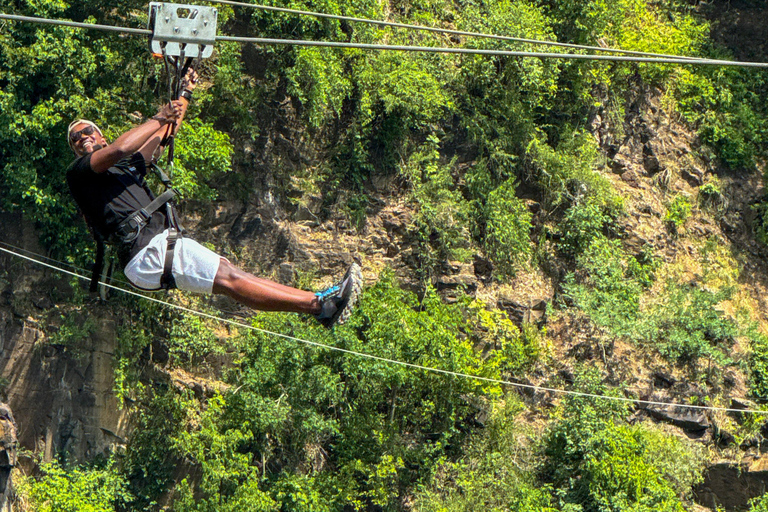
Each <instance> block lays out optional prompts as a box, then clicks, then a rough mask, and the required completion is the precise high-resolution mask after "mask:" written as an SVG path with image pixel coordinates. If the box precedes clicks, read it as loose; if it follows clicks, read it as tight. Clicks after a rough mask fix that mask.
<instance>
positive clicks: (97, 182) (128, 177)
mask: <svg viewBox="0 0 768 512" xmlns="http://www.w3.org/2000/svg"><path fill="white" fill-rule="evenodd" d="M146 175H147V165H146V163H145V162H144V157H143V156H142V154H141V153H134V154H133V155H131V156H129V157H126V158H124V159H122V160H120V161H119V162H118V163H116V164H115V165H114V166H112V167H110V168H109V169H108V170H107V171H105V172H102V173H97V172H94V171H93V169H91V154H90V153H89V154H87V155H85V156H81V157H80V158H78V159H77V160H75V161H74V162H72V164H71V165H70V166H69V169H67V183H68V184H69V190H70V191H71V192H72V196H73V197H74V198H75V201H76V202H77V205H78V206H79V207H80V210H81V211H82V212H83V214H84V215H85V219H86V221H87V222H88V224H89V225H90V226H91V228H92V229H94V230H96V231H98V232H99V233H101V235H102V236H103V237H104V238H105V239H109V237H110V236H111V235H112V234H114V232H115V229H116V228H117V226H118V224H120V223H121V222H122V221H123V220H125V219H126V218H127V217H128V216H129V215H131V214H132V213H134V212H135V211H137V210H139V209H141V208H143V207H145V206H147V205H148V204H149V203H150V202H152V199H154V194H152V191H151V190H149V188H148V187H147V185H146V182H145V179H144V178H145V176H146ZM163 210H164V209H163V208H160V209H159V210H157V211H156V212H155V213H153V214H152V218H151V219H150V221H149V223H147V225H146V226H145V227H144V229H142V230H141V233H140V234H139V236H138V238H136V240H134V241H133V242H132V243H131V244H130V245H129V246H127V247H121V250H120V259H121V260H122V263H123V264H126V263H127V262H128V261H129V260H130V259H131V258H133V257H134V256H135V255H136V253H138V252H139V251H140V250H141V249H142V248H143V247H144V246H146V245H147V244H148V243H149V241H150V240H151V239H152V237H153V236H155V235H156V234H158V233H160V232H162V231H163V229H165V228H166V226H167V220H166V215H165V212H164V211H163Z"/></svg>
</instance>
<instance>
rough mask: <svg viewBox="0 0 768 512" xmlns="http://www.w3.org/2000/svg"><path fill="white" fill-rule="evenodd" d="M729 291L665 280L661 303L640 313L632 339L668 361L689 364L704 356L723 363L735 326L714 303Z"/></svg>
mask: <svg viewBox="0 0 768 512" xmlns="http://www.w3.org/2000/svg"><path fill="white" fill-rule="evenodd" d="M731 293H732V290H731V289H729V288H723V289H721V290H719V291H717V292H711V291H708V290H704V289H701V288H698V287H691V286H689V285H685V284H679V283H674V282H669V283H667V285H666V288H665V290H664V294H663V297H664V300H663V302H661V303H658V304H655V305H653V306H652V307H650V308H648V310H646V311H644V312H643V315H642V322H640V323H639V324H638V331H637V333H636V339H637V340H638V341H640V342H643V343H648V344H650V345H651V346H653V347H654V348H656V350H658V351H659V353H661V355H663V356H664V357H666V358H668V359H670V360H672V361H677V362H688V363H693V362H696V361H697V360H698V359H699V358H701V357H708V358H711V359H713V360H714V361H716V362H718V363H720V364H727V363H729V362H730V361H731V359H730V357H729V355H728V354H729V353H730V348H731V346H732V345H733V343H734V342H735V338H736V336H737V334H738V326H737V325H736V322H735V321H734V320H732V319H730V318H727V317H725V316H724V315H723V313H722V312H720V311H718V310H717V309H716V306H717V305H718V304H719V303H721V302H723V301H724V300H727V299H728V298H730V296H731Z"/></svg>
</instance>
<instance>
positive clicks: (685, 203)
mask: <svg viewBox="0 0 768 512" xmlns="http://www.w3.org/2000/svg"><path fill="white" fill-rule="evenodd" d="M690 216H691V202H690V200H689V199H688V198H687V197H685V196H683V195H678V196H675V198H674V199H673V200H672V202H670V203H669V204H667V213H666V215H664V221H665V222H667V224H668V225H669V227H670V229H671V231H672V232H673V233H677V232H678V231H679V230H680V228H681V227H683V224H685V221H686V220H688V218H689V217H690Z"/></svg>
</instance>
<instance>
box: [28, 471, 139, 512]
mask: <svg viewBox="0 0 768 512" xmlns="http://www.w3.org/2000/svg"><path fill="white" fill-rule="evenodd" d="M40 471H41V473H42V474H41V476H40V477H38V478H34V477H22V478H21V480H20V481H17V482H16V488H17V492H18V493H19V494H20V495H21V496H25V497H26V498H27V500H28V502H29V506H30V509H31V510H35V511H37V512H114V511H115V510H122V507H123V506H125V505H126V504H127V503H128V502H130V501H131V498H132V497H131V495H130V493H129V492H128V490H127V487H128V486H127V482H126V481H125V479H124V478H123V477H122V476H121V475H120V474H119V473H118V471H117V467H116V464H115V463H114V461H113V460H110V461H109V462H108V463H107V464H106V465H105V466H103V467H99V466H92V467H85V466H82V467H73V468H69V469H66V468H64V467H62V466H61V465H59V464H58V463H56V462H47V463H43V464H41V466H40Z"/></svg>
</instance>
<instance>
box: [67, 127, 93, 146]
mask: <svg viewBox="0 0 768 512" xmlns="http://www.w3.org/2000/svg"><path fill="white" fill-rule="evenodd" d="M94 131H95V130H94V128H93V126H91V125H88V126H86V127H85V128H83V129H82V130H79V131H76V132H72V133H70V134H69V140H71V141H72V143H73V144H74V143H75V142H77V141H79V140H80V138H81V137H82V136H83V135H93V132H94Z"/></svg>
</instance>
